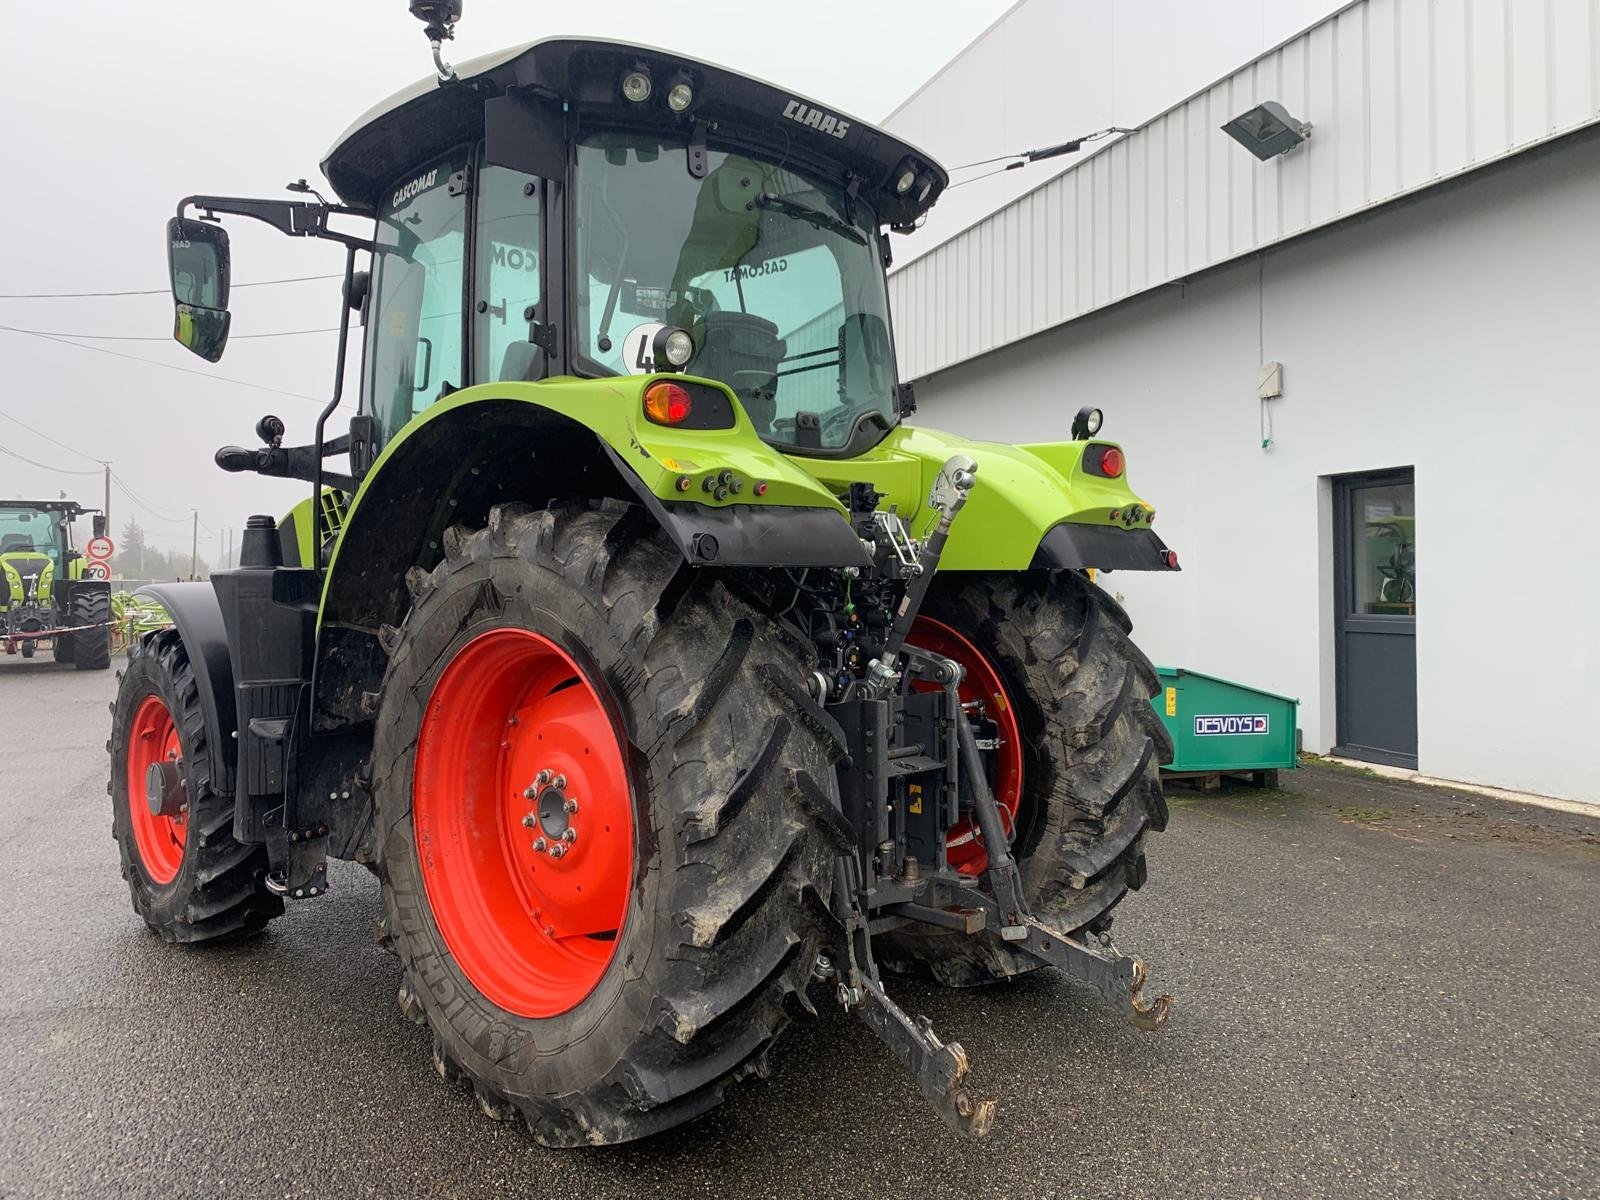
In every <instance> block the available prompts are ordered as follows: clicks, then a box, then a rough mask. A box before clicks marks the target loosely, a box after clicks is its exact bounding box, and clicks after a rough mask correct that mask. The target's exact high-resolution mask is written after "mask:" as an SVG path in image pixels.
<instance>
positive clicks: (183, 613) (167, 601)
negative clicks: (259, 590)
mask: <svg viewBox="0 0 1600 1200" xmlns="http://www.w3.org/2000/svg"><path fill="white" fill-rule="evenodd" d="M135 595H139V596H148V597H150V598H151V599H152V600H155V601H157V602H159V603H160V604H161V606H162V607H163V608H165V609H166V610H167V615H169V616H170V617H171V618H172V623H173V625H174V626H176V627H177V630H178V636H179V637H180V638H182V639H183V648H184V649H185V650H186V651H187V652H188V654H189V663H190V666H192V667H193V668H194V679H195V685H196V687H197V688H198V690H199V692H200V711H201V712H202V713H204V714H205V719H206V735H207V736H206V740H207V742H208V744H209V745H208V754H209V755H210V758H211V779H212V786H213V787H215V788H216V790H217V792H218V794H220V795H225V796H231V795H233V792H234V733H235V732H236V730H237V729H238V716H237V709H236V707H235V705H234V694H233V660H232V659H231V658H230V657H229V654H228V633H227V629H226V628H225V627H224V626H223V623H222V605H221V604H219V603H218V602H217V593H216V592H215V591H214V590H213V589H212V587H211V585H210V584H209V583H152V584H147V585H145V586H144V587H142V588H140V589H139V590H138V592H136V593H135ZM146 636H147V637H154V636H156V635H154V634H149V635H146Z"/></svg>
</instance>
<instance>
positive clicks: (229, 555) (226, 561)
mask: <svg viewBox="0 0 1600 1200" xmlns="http://www.w3.org/2000/svg"><path fill="white" fill-rule="evenodd" d="M222 565H223V566H224V567H226V568H227V569H228V570H230V571H231V570H233V526H232V525H229V526H228V549H227V551H226V553H224V554H223V556H222Z"/></svg>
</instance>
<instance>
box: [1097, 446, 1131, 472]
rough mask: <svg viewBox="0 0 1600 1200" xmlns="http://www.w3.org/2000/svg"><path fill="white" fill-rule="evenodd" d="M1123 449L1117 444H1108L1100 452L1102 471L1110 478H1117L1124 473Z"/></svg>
mask: <svg viewBox="0 0 1600 1200" xmlns="http://www.w3.org/2000/svg"><path fill="white" fill-rule="evenodd" d="M1125 465H1126V464H1124V463H1123V461H1122V451H1121V450H1118V449H1117V448H1116V447H1115V446H1107V447H1106V448H1105V449H1104V450H1102V451H1101V452H1100V473H1101V474H1102V475H1104V476H1106V477H1107V478H1108V479H1117V478H1119V477H1120V476H1121V475H1122V471H1123V467H1124V466H1125Z"/></svg>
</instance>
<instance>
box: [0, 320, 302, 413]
mask: <svg viewBox="0 0 1600 1200" xmlns="http://www.w3.org/2000/svg"><path fill="white" fill-rule="evenodd" d="M0 330H4V331H5V332H7V333H21V334H26V335H27V336H29V337H37V338H43V339H45V340H46V341H50V342H56V343H58V344H59V345H62V346H72V347H75V348H76V349H79V350H92V351H93V352H94V353H96V354H109V355H111V356H112V357H113V358H125V359H127V360H128V361H129V362H136V363H143V364H144V365H145V366H147V367H160V368H161V369H162V370H164V371H182V372H183V373H184V374H185V375H198V376H199V377H200V378H201V379H208V380H210V381H211V382H212V383H231V384H233V385H234V386H235V387H245V388H253V389H254V390H256V391H258V392H271V393H273V394H274V395H277V396H289V397H292V398H293V399H295V400H309V401H310V402H311V403H312V404H324V403H326V401H324V400H319V399H317V398H316V397H315V396H307V395H306V394H305V393H304V392H289V391H285V390H284V389H283V388H275V387H268V386H267V385H266V384H264V383H250V382H248V381H246V380H243V379H230V378H228V377H227V376H226V375H213V374H211V372H209V371H197V370H195V369H194V368H193V367H180V366H177V365H175V364H173V363H164V362H156V361H155V359H153V358H140V357H139V356H138V355H137V354H124V353H122V351H120V350H108V349H106V348H105V347H104V346H86V345H84V344H83V343H82V342H74V341H72V340H71V339H70V338H64V337H61V336H60V335H59V334H54V333H36V332H34V331H33V330H30V329H18V328H17V327H16V326H15V325H0Z"/></svg>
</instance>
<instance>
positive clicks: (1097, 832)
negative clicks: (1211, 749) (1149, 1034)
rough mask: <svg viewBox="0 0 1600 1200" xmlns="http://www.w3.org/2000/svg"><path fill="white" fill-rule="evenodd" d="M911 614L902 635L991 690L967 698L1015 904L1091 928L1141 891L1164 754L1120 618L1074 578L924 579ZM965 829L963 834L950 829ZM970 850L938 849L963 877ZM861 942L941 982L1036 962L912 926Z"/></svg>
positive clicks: (960, 983)
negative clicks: (998, 810)
mask: <svg viewBox="0 0 1600 1200" xmlns="http://www.w3.org/2000/svg"><path fill="white" fill-rule="evenodd" d="M922 611H923V613H924V614H925V615H926V616H927V617H928V618H930V619H931V621H932V622H933V623H936V629H934V630H930V631H929V632H930V634H932V635H933V636H925V637H923V638H921V639H919V637H918V633H917V631H916V630H913V632H912V636H911V638H910V640H911V641H912V642H913V643H918V642H919V641H920V642H921V643H923V644H928V646H929V648H930V649H933V650H936V651H937V652H939V653H943V654H946V655H947V656H949V657H953V658H956V659H958V661H962V662H963V665H964V666H966V667H967V669H968V680H969V681H978V680H984V679H987V680H989V681H991V682H992V686H991V687H989V688H987V689H985V690H988V691H991V692H993V691H998V692H999V697H998V698H997V697H996V696H994V695H989V696H985V697H982V698H983V699H984V700H985V702H986V705H987V712H988V713H989V715H990V716H991V719H994V720H995V723H996V725H997V727H998V730H997V731H998V733H999V740H1000V743H1001V744H1000V746H999V748H998V749H997V750H996V752H995V758H996V761H995V762H994V763H993V764H992V767H991V770H992V772H993V783H994V786H995V793H996V799H997V801H999V802H1000V803H1001V805H1002V807H1005V806H1006V805H1007V803H1008V800H1009V802H1010V806H1011V807H1012V808H1013V809H1014V810H1015V816H1014V818H1013V820H1011V821H1009V822H1007V824H1008V826H1009V827H1010V828H1011V829H1012V830H1014V836H1013V841H1012V847H1011V849H1012V853H1013V855H1014V856H1015V857H1016V860H1017V867H1018V870H1019V871H1020V873H1021V875H1022V882H1023V886H1024V888H1025V890H1026V896H1027V900H1028V904H1029V907H1030V908H1031V909H1032V910H1033V912H1034V914H1035V915H1036V916H1037V917H1038V918H1039V919H1040V920H1041V921H1044V922H1045V923H1046V924H1049V925H1052V926H1054V927H1056V928H1057V929H1059V930H1061V931H1062V932H1064V933H1069V934H1080V935H1081V934H1085V933H1098V932H1102V931H1104V930H1105V929H1106V928H1108V927H1109V926H1110V924H1111V910H1112V909H1113V908H1115V907H1116V906H1117V904H1118V903H1120V902H1121V900H1122V899H1123V897H1124V896H1126V895H1127V894H1128V892H1129V891H1130V890H1135V889H1138V888H1139V887H1142V886H1143V884H1144V882H1145V877H1146V866H1145V857H1144V838H1145V834H1146V833H1149V832H1151V831H1157V832H1159V831H1160V830H1162V829H1165V828H1166V825H1167V805H1166V801H1165V799H1164V798H1163V797H1162V794H1161V772H1160V768H1161V764H1163V763H1167V762H1171V761H1172V740H1171V738H1170V737H1169V736H1168V734H1167V731H1166V728H1165V727H1164V726H1163V725H1162V724H1161V721H1160V719H1159V718H1158V717H1157V716H1156V714H1155V710H1154V709H1153V708H1152V707H1151V705H1150V698H1151V697H1152V696H1154V695H1155V694H1156V693H1157V691H1158V690H1159V687H1160V681H1159V679H1158V677H1157V676H1156V673H1155V668H1154V667H1152V666H1151V665H1150V660H1149V659H1147V658H1146V657H1145V656H1144V654H1143V652H1141V651H1140V650H1139V648H1138V647H1137V646H1135V645H1134V644H1133V642H1132V641H1131V640H1130V638H1129V633H1130V632H1131V630H1132V623H1131V622H1130V621H1129V620H1128V617H1127V614H1126V613H1124V612H1123V611H1122V608H1121V606H1120V605H1118V604H1117V603H1116V601H1114V600H1113V599H1112V598H1111V597H1110V596H1108V595H1107V594H1106V593H1105V592H1104V591H1103V590H1101V589H1100V588H1098V587H1096V586H1095V585H1094V584H1092V583H1090V582H1089V581H1088V580H1087V579H1085V578H1084V577H1083V576H1082V575H1080V574H1078V573H1077V572H1075V571H1056V572H1050V573H1045V572H1028V573H1026V574H998V573H996V574H981V575H980V574H961V575H955V574H952V575H948V576H944V577H942V578H936V579H935V581H934V584H933V587H932V589H931V591H930V593H929V596H928V599H927V601H926V603H925V604H924V606H923V610H922ZM941 631H942V632H943V633H944V634H946V635H951V634H953V635H954V636H953V637H952V636H938V634H939V633H940V632H941ZM966 686H967V685H966V684H965V683H964V684H963V698H964V699H965V698H967V697H966ZM1007 710H1009V713H1010V715H1009V716H1006V712H1007ZM1012 741H1014V742H1015V745H1008V742H1012ZM964 836H971V831H970V830H968V829H965V828H964V827H958V831H956V838H960V837H964ZM954 840H955V839H954V838H953V839H952V841H953V842H954ZM969 846H970V843H965V844H963V845H962V846H961V847H959V848H958V847H956V846H954V845H953V846H952V850H951V853H950V857H951V861H952V864H953V865H957V866H959V867H960V868H961V869H965V870H970V871H972V873H976V870H978V869H981V867H982V865H983V862H984V861H986V856H980V858H979V859H978V861H976V862H973V861H972V860H971V859H970V857H969V858H968V859H965V860H964V859H962V857H961V854H962V853H963V852H965V853H968V854H969V855H970V850H969V849H968V847H969ZM963 863H965V865H962V864H963ZM875 944H876V945H877V946H879V947H880V950H879V958H880V961H882V962H884V963H885V965H887V966H891V967H894V968H896V969H899V970H920V971H923V972H925V973H927V974H930V975H932V976H933V977H934V978H935V979H937V980H938V981H939V982H941V983H944V984H948V985H950V986H955V987H970V986H974V985H977V984H984V983H992V982H994V981H997V980H1000V979H1006V978H1009V977H1011V976H1014V975H1020V974H1023V973H1025V972H1028V971H1032V970H1035V969H1037V968H1038V966H1039V962H1038V960H1037V959H1035V958H1032V957H1031V956H1028V955H1023V954H1019V953H1017V952H1016V951H1014V950H1012V949H1011V948H1010V947H1008V946H1007V945H1006V944H1005V942H1003V941H1002V940H1001V939H1000V938H999V937H998V935H996V934H993V933H988V934H981V935H979V936H976V937H966V936H964V935H959V934H950V933H946V932H943V931H937V930H930V931H928V932H924V931H923V930H922V928H921V927H913V928H907V929H902V930H899V931H896V932H895V933H893V934H891V935H888V936H886V937H881V938H879V939H877V940H876V942H875Z"/></svg>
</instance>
